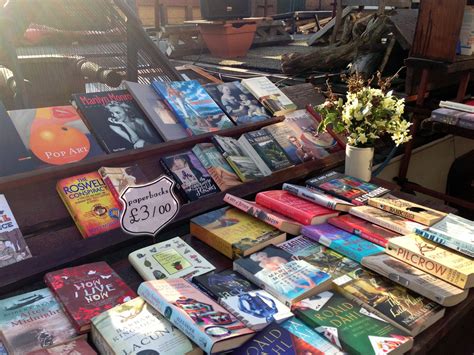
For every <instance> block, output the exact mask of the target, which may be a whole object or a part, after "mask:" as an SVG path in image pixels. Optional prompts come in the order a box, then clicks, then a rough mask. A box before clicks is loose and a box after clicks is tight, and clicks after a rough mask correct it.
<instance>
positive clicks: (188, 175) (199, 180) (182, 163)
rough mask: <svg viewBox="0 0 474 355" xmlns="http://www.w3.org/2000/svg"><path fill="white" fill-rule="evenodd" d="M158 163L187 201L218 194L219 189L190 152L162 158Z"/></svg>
mask: <svg viewBox="0 0 474 355" xmlns="http://www.w3.org/2000/svg"><path fill="white" fill-rule="evenodd" d="M160 162H161V165H162V166H163V168H164V169H165V171H166V173H167V174H168V175H170V176H171V177H173V179H174V180H175V181H176V182H177V183H178V184H179V186H180V190H181V191H183V192H184V194H185V196H186V198H187V199H188V200H189V201H197V200H199V199H200V198H202V197H205V196H208V195H212V194H214V193H216V192H219V188H218V187H217V185H216V184H215V183H214V181H213V180H212V179H211V176H210V175H209V173H208V172H207V170H206V169H205V168H204V166H202V164H201V162H200V161H199V159H198V158H197V157H196V155H195V154H194V153H193V152H192V151H190V150H189V151H186V152H183V153H179V154H174V155H169V156H166V157H163V158H161V159H160Z"/></svg>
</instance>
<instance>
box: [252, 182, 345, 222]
mask: <svg viewBox="0 0 474 355" xmlns="http://www.w3.org/2000/svg"><path fill="white" fill-rule="evenodd" d="M255 202H256V203H258V204H259V205H262V206H264V207H267V208H269V209H271V210H273V211H276V212H278V213H281V214H283V215H285V216H287V217H290V218H292V219H294V220H295V221H297V222H299V223H301V224H303V225H308V224H320V223H324V222H326V220H327V219H328V218H331V217H334V216H337V215H338V212H335V211H333V210H330V209H328V208H326V207H323V206H319V205H316V204H314V203H311V202H308V201H306V200H303V199H301V198H299V197H296V196H294V195H292V194H290V193H289V192H287V191H281V190H273V191H263V192H259V193H258V194H257V196H256V197H255Z"/></svg>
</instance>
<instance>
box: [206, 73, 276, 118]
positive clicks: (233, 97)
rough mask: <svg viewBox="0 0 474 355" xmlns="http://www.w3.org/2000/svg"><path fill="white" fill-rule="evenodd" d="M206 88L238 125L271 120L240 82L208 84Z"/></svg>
mask: <svg viewBox="0 0 474 355" xmlns="http://www.w3.org/2000/svg"><path fill="white" fill-rule="evenodd" d="M204 88H205V89H206V91H207V92H208V93H209V95H211V97H212V98H213V99H214V101H215V102H216V103H217V104H218V105H219V106H220V107H221V109H222V110H223V111H224V112H225V113H226V114H227V115H228V116H229V117H230V118H231V119H232V121H234V123H235V124H236V125H243V124H246V123H254V122H260V121H265V120H267V119H269V118H271V117H270V116H269V115H268V113H267V112H266V110H265V108H264V107H263V106H262V105H261V104H260V103H259V102H258V100H257V99H256V98H255V97H254V96H253V95H252V94H251V93H250V92H249V91H248V90H247V89H245V88H244V87H243V86H242V85H241V84H240V82H238V81H235V82H232V83H223V84H208V85H206V86H205V87H204Z"/></svg>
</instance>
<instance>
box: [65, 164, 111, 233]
mask: <svg viewBox="0 0 474 355" xmlns="http://www.w3.org/2000/svg"><path fill="white" fill-rule="evenodd" d="M56 189H57V191H58V193H59V196H61V199H62V200H63V202H64V204H65V205H66V208H67V209H68V211H69V213H70V214H71V217H72V219H73V220H74V222H75V223H76V225H77V228H78V229H79V231H80V232H81V234H82V236H83V237H84V238H89V237H92V236H95V235H98V234H102V233H104V232H108V231H110V230H113V229H116V228H118V227H120V218H119V217H120V216H119V212H120V205H119V204H118V202H117V200H115V198H114V197H113V195H112V194H111V192H110V190H109V188H108V187H107V185H106V184H105V183H104V182H103V181H102V179H101V178H100V175H99V173H98V172H96V171H95V172H90V173H87V174H82V175H77V176H72V177H69V178H66V179H62V180H60V181H58V183H57V185H56Z"/></svg>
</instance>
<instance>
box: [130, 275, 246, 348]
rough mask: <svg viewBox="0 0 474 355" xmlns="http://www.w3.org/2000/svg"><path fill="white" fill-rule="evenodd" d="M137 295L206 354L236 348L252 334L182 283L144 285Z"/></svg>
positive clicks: (200, 293)
mask: <svg viewBox="0 0 474 355" xmlns="http://www.w3.org/2000/svg"><path fill="white" fill-rule="evenodd" d="M138 294H139V295H140V296H141V297H142V298H143V299H144V300H145V301H146V302H147V303H148V304H149V305H150V306H152V307H153V308H155V309H156V310H157V311H158V312H160V313H161V314H162V315H164V316H165V317H166V318H167V319H169V321H170V322H171V323H172V324H173V325H174V326H176V327H177V328H179V329H180V330H181V331H182V332H183V333H184V334H185V335H186V336H188V337H189V338H190V339H191V340H192V341H194V342H195V343H196V344H197V345H198V346H199V347H200V348H201V349H203V350H204V351H205V352H207V353H217V352H221V351H227V350H231V349H234V348H237V347H239V346H240V345H242V344H243V343H244V342H245V341H247V340H248V339H249V338H251V337H252V335H253V331H252V330H250V329H248V328H247V327H245V325H244V324H243V323H242V322H240V321H239V320H238V319H237V318H235V317H234V316H233V315H232V314H231V313H229V312H228V311H227V310H225V309H224V308H223V307H221V306H220V305H218V304H217V303H216V302H215V301H213V300H212V299H210V298H209V297H207V296H206V295H205V294H204V293H202V292H200V291H199V290H198V289H196V288H195V287H193V286H192V285H191V284H190V283H189V282H187V281H186V280H183V279H172V280H156V281H147V282H144V283H142V284H141V285H140V287H139V288H138Z"/></svg>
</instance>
